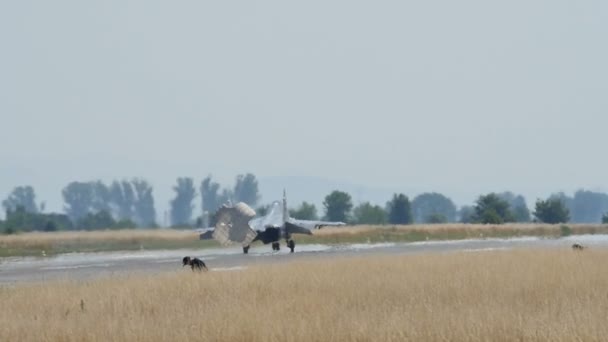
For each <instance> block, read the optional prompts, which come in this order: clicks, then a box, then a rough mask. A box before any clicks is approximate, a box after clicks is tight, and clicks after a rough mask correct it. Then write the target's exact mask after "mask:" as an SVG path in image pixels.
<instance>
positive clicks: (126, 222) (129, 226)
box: [109, 219, 137, 229]
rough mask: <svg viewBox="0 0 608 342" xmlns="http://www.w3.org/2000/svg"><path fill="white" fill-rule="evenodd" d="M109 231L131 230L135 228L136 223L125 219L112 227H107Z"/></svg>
mask: <svg viewBox="0 0 608 342" xmlns="http://www.w3.org/2000/svg"><path fill="white" fill-rule="evenodd" d="M109 228H110V229H132V228H137V223H135V222H133V221H131V220H129V219H126V220H120V221H117V222H116V223H114V224H113V225H111V226H110V227H109Z"/></svg>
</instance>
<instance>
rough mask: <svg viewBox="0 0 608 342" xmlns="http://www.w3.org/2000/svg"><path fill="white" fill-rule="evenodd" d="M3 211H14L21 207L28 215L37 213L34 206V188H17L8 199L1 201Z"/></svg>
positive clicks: (36, 208)
mask: <svg viewBox="0 0 608 342" xmlns="http://www.w3.org/2000/svg"><path fill="white" fill-rule="evenodd" d="M2 206H3V207H4V210H5V211H6V210H16V209H17V207H23V209H24V210H25V211H27V212H29V213H37V212H38V207H37V206H36V192H35V191H34V188H33V187H31V186H29V185H27V186H18V187H16V188H14V189H13V191H12V192H11V193H10V195H8V197H7V198H6V199H5V200H4V201H2Z"/></svg>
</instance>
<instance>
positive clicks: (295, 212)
mask: <svg viewBox="0 0 608 342" xmlns="http://www.w3.org/2000/svg"><path fill="white" fill-rule="evenodd" d="M289 216H291V217H293V218H295V219H298V220H318V219H319V216H318V215H317V207H315V205H314V204H312V203H308V202H306V201H304V202H302V204H300V206H299V207H298V208H296V209H290V210H289Z"/></svg>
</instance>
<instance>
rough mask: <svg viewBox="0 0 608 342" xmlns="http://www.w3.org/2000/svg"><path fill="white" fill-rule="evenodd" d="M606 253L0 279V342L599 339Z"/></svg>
mask: <svg viewBox="0 0 608 342" xmlns="http://www.w3.org/2000/svg"><path fill="white" fill-rule="evenodd" d="M607 259H608V251H606V250H585V251H584V252H574V251H571V250H569V249H563V250H539V251H534V250H516V251H494V252H481V253H465V252H463V253H450V254H433V255H410V256H378V257H368V258H347V259H330V260H320V259H314V260H304V261H297V262H293V263H279V264H272V265H266V266H262V265H260V266H257V267H254V268H250V269H247V270H244V271H238V272H208V273H203V274H196V273H192V272H190V271H187V270H183V272H178V273H167V274H162V275H157V276H133V277H126V278H107V279H97V280H89V281H65V282H54V283H46V284H36V285H21V286H17V287H5V288H0V303H2V309H3V310H1V311H0V340H2V341H192V340H195V341H199V340H205V341H220V340H221V341H347V340H351V341H352V340H355V341H403V340H406V341H407V340H409V341H448V340H450V341H513V340H526V341H601V340H605V339H606V336H608V324H606V323H607V321H606V320H607V319H606V318H607V317H608V272H606V260H607ZM211 267H213V265H211ZM81 300H82V301H83V302H82V303H83V306H82V307H81Z"/></svg>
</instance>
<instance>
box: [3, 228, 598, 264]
mask: <svg viewBox="0 0 608 342" xmlns="http://www.w3.org/2000/svg"><path fill="white" fill-rule="evenodd" d="M568 234H608V225H568V226H564V225H543V224H504V225H474V224H441V225H407V226H389V225H387V226H352V227H337V228H330V227H326V228H323V229H320V230H315V231H314V235H312V236H310V235H295V236H294V237H295V239H296V241H297V243H298V244H306V243H325V244H339V243H365V242H415V241H424V240H460V239H470V238H489V237H518V236H545V237H558V236H563V235H568ZM218 246H219V244H218V243H216V242H215V241H213V240H203V241H201V240H199V239H198V234H197V233H195V232H193V231H184V230H171V229H149V230H118V231H116V230H108V231H93V232H84V231H83V232H54V233H24V234H16V235H0V257H7V256H40V255H43V254H44V255H53V254H59V253H67V252H101V251H113V250H137V249H146V250H153V249H178V248H205V247H218ZM43 251H44V252H43Z"/></svg>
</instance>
